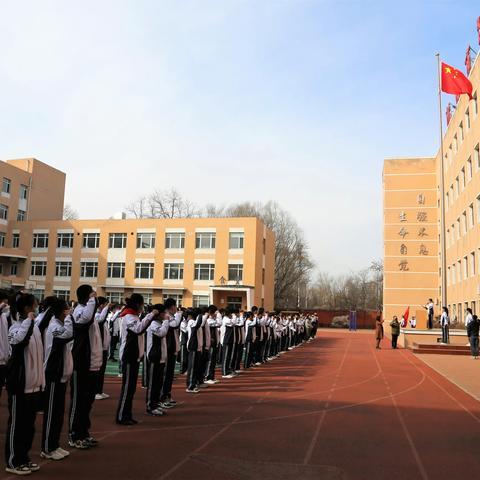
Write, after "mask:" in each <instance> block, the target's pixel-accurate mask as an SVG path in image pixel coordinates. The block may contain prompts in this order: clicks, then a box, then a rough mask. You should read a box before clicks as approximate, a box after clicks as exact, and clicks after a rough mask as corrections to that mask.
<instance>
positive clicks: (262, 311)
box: [258, 307, 265, 315]
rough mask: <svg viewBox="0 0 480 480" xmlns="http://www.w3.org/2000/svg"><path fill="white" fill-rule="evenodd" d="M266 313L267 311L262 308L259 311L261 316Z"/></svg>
mask: <svg viewBox="0 0 480 480" xmlns="http://www.w3.org/2000/svg"><path fill="white" fill-rule="evenodd" d="M264 313H265V309H264V308H263V307H260V308H259V309H258V314H259V315H263V314H264Z"/></svg>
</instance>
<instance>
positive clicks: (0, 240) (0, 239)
mask: <svg viewBox="0 0 480 480" xmlns="http://www.w3.org/2000/svg"><path fill="white" fill-rule="evenodd" d="M5 237H6V235H5V233H3V232H0V247H4V246H5Z"/></svg>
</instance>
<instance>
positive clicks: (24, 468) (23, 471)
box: [5, 465, 32, 475]
mask: <svg viewBox="0 0 480 480" xmlns="http://www.w3.org/2000/svg"><path fill="white" fill-rule="evenodd" d="M5 471H6V472H7V473H13V474H14V475H30V474H31V473H32V471H31V470H30V468H28V465H21V466H20V467H7V468H6V469H5Z"/></svg>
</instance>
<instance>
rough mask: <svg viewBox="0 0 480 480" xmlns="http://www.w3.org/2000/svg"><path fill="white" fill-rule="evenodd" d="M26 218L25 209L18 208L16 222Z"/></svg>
mask: <svg viewBox="0 0 480 480" xmlns="http://www.w3.org/2000/svg"><path fill="white" fill-rule="evenodd" d="M26 218H27V212H26V211H25V210H18V212H17V221H18V222H24V221H25V219H26ZM42 292H43V290H42Z"/></svg>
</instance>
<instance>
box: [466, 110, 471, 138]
mask: <svg viewBox="0 0 480 480" xmlns="http://www.w3.org/2000/svg"><path fill="white" fill-rule="evenodd" d="M468 130H470V111H469V109H468V108H467V110H465V131H467V132H468Z"/></svg>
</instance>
